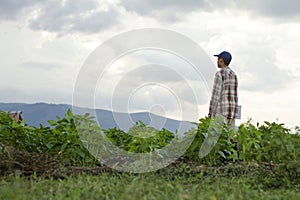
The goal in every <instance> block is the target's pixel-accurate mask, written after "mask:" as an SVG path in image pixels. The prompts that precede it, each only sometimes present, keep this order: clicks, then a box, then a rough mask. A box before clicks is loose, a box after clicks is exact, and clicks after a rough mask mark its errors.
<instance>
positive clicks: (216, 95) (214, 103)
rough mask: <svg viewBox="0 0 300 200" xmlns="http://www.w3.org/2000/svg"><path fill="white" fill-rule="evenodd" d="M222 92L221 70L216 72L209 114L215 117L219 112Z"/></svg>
mask: <svg viewBox="0 0 300 200" xmlns="http://www.w3.org/2000/svg"><path fill="white" fill-rule="evenodd" d="M221 92H222V76H221V75H220V73H219V72H217V73H216V74H215V79H214V85H213V90H212V95H211V99H210V105H209V115H210V116H211V117H214V116H215V115H216V112H217V107H218V103H219V101H220V97H221Z"/></svg>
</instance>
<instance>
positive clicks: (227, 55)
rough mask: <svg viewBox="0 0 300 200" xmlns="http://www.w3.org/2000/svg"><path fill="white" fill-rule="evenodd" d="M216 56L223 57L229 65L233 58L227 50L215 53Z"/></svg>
mask: <svg viewBox="0 0 300 200" xmlns="http://www.w3.org/2000/svg"><path fill="white" fill-rule="evenodd" d="M214 56H217V57H218V58H223V60H224V62H225V64H227V65H229V63H230V61H231V59H232V56H231V54H230V53H229V52H227V51H223V52H221V53H220V54H219V55H214Z"/></svg>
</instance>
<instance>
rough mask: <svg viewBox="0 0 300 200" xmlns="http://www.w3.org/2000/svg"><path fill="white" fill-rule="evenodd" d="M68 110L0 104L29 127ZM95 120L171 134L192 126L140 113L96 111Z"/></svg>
mask: <svg viewBox="0 0 300 200" xmlns="http://www.w3.org/2000/svg"><path fill="white" fill-rule="evenodd" d="M68 109H72V106H71V105H67V104H47V103H35V104H25V103H0V110H3V111H6V112H8V111H19V110H20V111H22V112H23V114H22V117H23V118H24V119H25V120H26V123H27V124H28V125H30V126H36V127H39V125H40V124H42V125H44V126H49V124H48V122H47V121H48V120H56V116H59V117H64V114H65V113H66V112H67V110H68ZM74 111H75V113H80V114H84V113H92V110H91V109H87V108H78V109H76V110H74ZM96 118H97V120H98V122H99V124H100V125H101V127H102V128H104V129H109V128H113V127H117V128H121V129H122V130H128V129H129V128H130V127H131V126H132V125H133V124H135V123H136V122H138V121H142V122H143V123H145V124H147V125H150V126H152V127H154V128H157V129H162V128H165V129H167V130H169V131H172V132H173V133H175V132H176V130H178V129H179V128H181V129H180V130H182V131H180V132H185V131H187V130H189V129H190V128H191V127H194V125H193V124H192V123H190V122H181V121H178V120H174V119H169V118H164V117H162V116H158V115H155V114H151V113H147V112H141V113H131V114H130V115H129V116H128V115H127V114H125V113H118V112H111V111H108V110H102V109H97V110H96Z"/></svg>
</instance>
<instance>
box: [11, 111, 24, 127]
mask: <svg viewBox="0 0 300 200" xmlns="http://www.w3.org/2000/svg"><path fill="white" fill-rule="evenodd" d="M8 114H9V116H10V118H11V119H13V120H15V121H16V122H18V123H19V124H20V123H21V122H22V121H23V118H22V116H21V115H22V111H10V112H8ZM25 126H26V124H25Z"/></svg>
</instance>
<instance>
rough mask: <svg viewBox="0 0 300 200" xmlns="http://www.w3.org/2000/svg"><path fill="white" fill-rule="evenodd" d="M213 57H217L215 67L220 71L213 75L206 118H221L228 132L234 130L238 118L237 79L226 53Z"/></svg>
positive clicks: (229, 57)
mask: <svg viewBox="0 0 300 200" xmlns="http://www.w3.org/2000/svg"><path fill="white" fill-rule="evenodd" d="M214 56H216V57H218V61H217V65H218V68H219V69H220V70H219V71H218V72H217V73H216V74H215V80H214V86H213V90H212V96H211V100H210V106H209V114H208V116H209V117H211V118H216V117H221V118H222V119H223V120H224V123H226V124H227V125H228V128H229V129H230V130H235V119H236V118H237V117H238V92H237V90H238V79H237V76H236V74H235V72H234V71H233V70H232V69H231V68H229V64H230V62H231V59H232V57H231V54H230V53H229V52H227V51H223V52H222V53H220V54H218V55H214Z"/></svg>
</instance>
